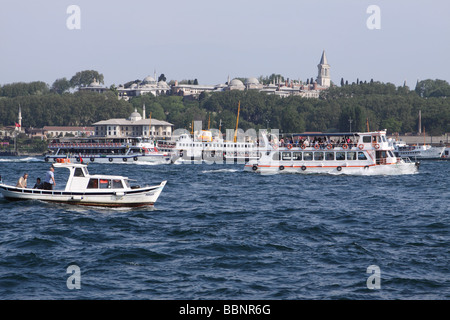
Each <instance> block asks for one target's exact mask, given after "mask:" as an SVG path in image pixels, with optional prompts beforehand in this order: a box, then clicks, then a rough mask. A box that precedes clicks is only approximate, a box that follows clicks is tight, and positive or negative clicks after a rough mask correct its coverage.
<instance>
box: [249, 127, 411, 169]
mask: <svg viewBox="0 0 450 320" xmlns="http://www.w3.org/2000/svg"><path fill="white" fill-rule="evenodd" d="M295 138H296V140H295V143H288V144H285V145H281V146H280V145H279V144H278V143H271V146H272V147H271V150H270V151H267V152H264V153H263V155H262V157H261V158H260V159H259V160H251V161H249V162H248V163H246V165H245V168H244V170H246V171H250V172H257V173H263V174H274V173H282V172H283V173H284V172H290V173H329V174H381V175H382V174H413V173H416V172H418V168H419V164H420V163H419V162H415V163H414V162H411V161H410V159H409V158H405V159H403V158H399V157H396V156H395V155H394V153H393V149H394V148H393V147H392V145H390V144H389V142H388V141H387V139H386V131H385V130H384V131H375V132H364V133H363V132H360V133H333V134H330V133H310V134H308V133H305V134H302V135H301V136H300V135H296V137H295ZM264 139H265V140H266V143H268V139H267V137H265V138H264ZM272 141H274V139H272Z"/></svg>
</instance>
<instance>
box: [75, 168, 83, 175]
mask: <svg viewBox="0 0 450 320" xmlns="http://www.w3.org/2000/svg"><path fill="white" fill-rule="evenodd" d="M73 176H74V177H84V173H83V170H82V169H81V168H75V172H74V173H73Z"/></svg>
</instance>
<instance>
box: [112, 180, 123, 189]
mask: <svg viewBox="0 0 450 320" xmlns="http://www.w3.org/2000/svg"><path fill="white" fill-rule="evenodd" d="M112 187H113V189H123V184H122V180H120V179H113V180H112Z"/></svg>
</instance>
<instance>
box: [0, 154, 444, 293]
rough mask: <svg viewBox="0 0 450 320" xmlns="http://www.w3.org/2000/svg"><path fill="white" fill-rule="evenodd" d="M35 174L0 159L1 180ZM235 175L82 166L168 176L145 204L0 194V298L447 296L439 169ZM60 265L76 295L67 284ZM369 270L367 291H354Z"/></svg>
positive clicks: (36, 164)
mask: <svg viewBox="0 0 450 320" xmlns="http://www.w3.org/2000/svg"><path fill="white" fill-rule="evenodd" d="M47 167H48V164H46V163H44V162H43V161H42V160H40V159H37V158H25V159H23V158H3V159H0V175H2V176H3V180H4V181H5V182H7V183H10V184H15V182H16V181H17V179H18V177H19V176H20V175H22V174H23V172H24V171H27V172H29V174H30V178H29V182H28V183H29V184H32V183H34V181H35V178H36V177H37V176H41V177H43V176H44V173H45V171H46V169H47ZM242 169H243V168H242V165H207V164H204V165H158V166H155V165H138V164H103V165H102V164H92V165H89V170H90V172H91V173H106V174H112V173H113V174H120V175H124V176H128V177H130V178H133V179H136V180H138V183H140V184H145V183H148V184H157V183H159V182H160V181H162V180H168V183H167V185H166V187H165V189H164V191H163V193H162V194H161V196H160V198H159V199H158V201H157V203H156V205H155V207H154V208H139V209H102V208H91V207H76V206H70V205H58V204H48V203H42V202H38V201H30V202H8V201H6V200H5V199H3V198H2V197H1V196H0V299H152V300H159V299H170V300H177V299H275V300H287V299H449V298H450V264H449V257H450V216H449V204H450V201H449V199H450V191H449V190H450V183H449V181H450V179H449V177H450V161H428V162H427V161H422V165H421V168H420V173H419V174H416V175H405V176H342V175H301V174H285V175H270V176H262V175H258V174H253V173H246V172H243V171H242ZM56 179H57V183H61V182H62V180H63V176H62V175H61V174H59V173H58V171H57V172H56ZM143 182H145V183H143ZM60 185H61V184H60ZM70 265H76V266H78V267H79V269H80V277H79V278H78V279H77V280H79V281H78V283H79V284H80V289H72V290H71V289H69V288H68V285H67V280H68V278H69V277H71V276H72V274H71V273H67V268H68V267H69V266H70ZM371 265H376V266H378V267H379V270H380V273H379V277H378V279H379V285H380V286H379V289H368V287H367V279H368V278H369V276H371V274H369V273H367V268H368V267H369V266H371Z"/></svg>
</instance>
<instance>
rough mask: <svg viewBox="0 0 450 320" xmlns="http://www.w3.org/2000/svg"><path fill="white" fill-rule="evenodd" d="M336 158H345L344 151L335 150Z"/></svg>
mask: <svg viewBox="0 0 450 320" xmlns="http://www.w3.org/2000/svg"><path fill="white" fill-rule="evenodd" d="M336 160H345V152H336Z"/></svg>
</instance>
